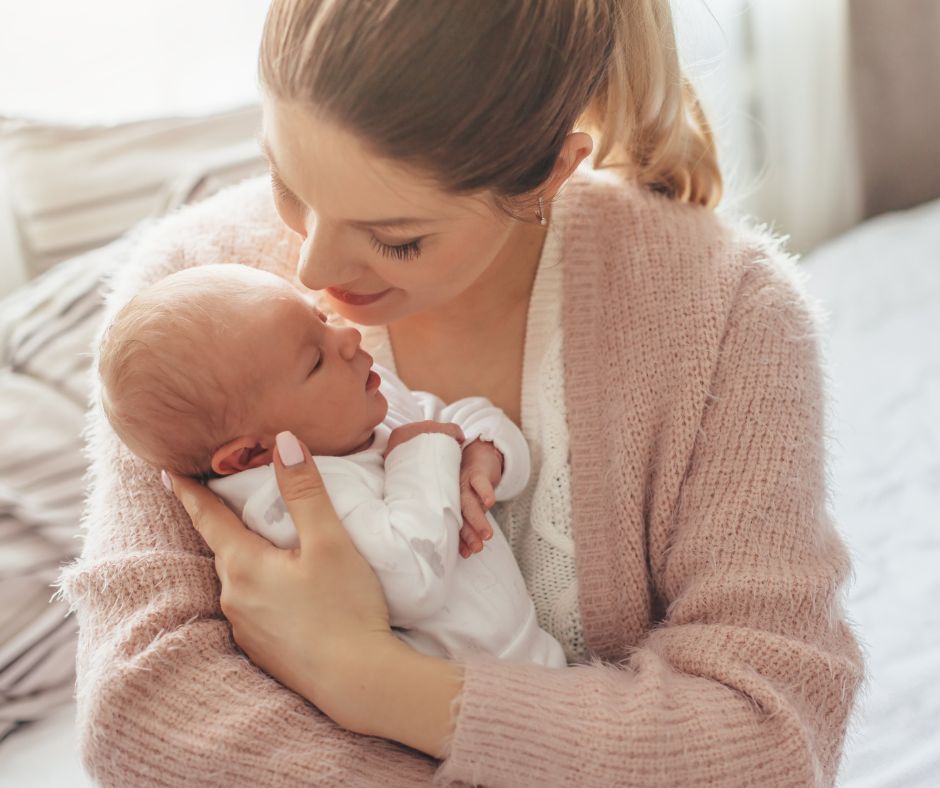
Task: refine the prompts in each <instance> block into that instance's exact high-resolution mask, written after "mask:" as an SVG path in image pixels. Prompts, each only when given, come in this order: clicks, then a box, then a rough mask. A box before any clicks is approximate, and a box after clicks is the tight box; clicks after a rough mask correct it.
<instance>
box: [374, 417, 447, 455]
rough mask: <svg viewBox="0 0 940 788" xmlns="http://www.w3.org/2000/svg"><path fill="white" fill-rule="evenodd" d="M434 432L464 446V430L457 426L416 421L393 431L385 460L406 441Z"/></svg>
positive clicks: (386, 449)
mask: <svg viewBox="0 0 940 788" xmlns="http://www.w3.org/2000/svg"><path fill="white" fill-rule="evenodd" d="M432 432H440V433H442V434H444V435H450V437H452V438H453V439H454V440H455V441H457V443H459V444H461V445H462V444H463V430H462V429H460V427H458V426H457V425H456V424H449V423H448V424H442V423H441V422H439V421H414V422H412V423H411V424H403V425H402V426H401V427H396V428H395V429H393V430H392V432H391V434H390V435H389V436H388V446H386V447H385V454H383V455H382V457H383V459H384V458H385V457H388V455H389V454H391V453H392V449H394V448H395V447H396V446H401V445H402V444H403V443H405V441H410V440H411V439H412V438H417V437H418V436H419V435H427V434H429V433H432Z"/></svg>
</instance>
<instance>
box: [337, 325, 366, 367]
mask: <svg viewBox="0 0 940 788" xmlns="http://www.w3.org/2000/svg"><path fill="white" fill-rule="evenodd" d="M338 330H339V332H340V339H339V352H340V354H341V355H342V356H343V358H345V359H346V360H347V361H352V360H353V359H354V358H355V357H356V351H358V350H359V344H360V343H361V342H362V334H360V333H359V329H356V328H353V327H352V326H347V327H346V328H340V329H338Z"/></svg>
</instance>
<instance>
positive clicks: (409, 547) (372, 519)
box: [242, 425, 461, 627]
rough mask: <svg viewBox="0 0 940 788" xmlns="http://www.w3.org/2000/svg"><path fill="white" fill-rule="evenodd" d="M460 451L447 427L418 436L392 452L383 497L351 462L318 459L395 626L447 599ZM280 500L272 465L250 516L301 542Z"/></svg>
mask: <svg viewBox="0 0 940 788" xmlns="http://www.w3.org/2000/svg"><path fill="white" fill-rule="evenodd" d="M440 426H441V427H444V426H447V425H440ZM454 431H456V430H454V428H453V427H451V432H454ZM460 456H461V452H460V445H459V443H458V442H457V440H455V437H454V436H453V435H451V434H448V433H447V432H446V431H445V432H436V433H434V434H420V435H417V436H416V437H412V438H411V439H410V440H408V441H407V442H405V443H402V444H400V445H398V446H397V447H396V448H395V450H394V451H392V452H389V454H388V456H387V458H386V460H385V481H384V492H383V496H382V497H377V496H376V495H375V494H374V492H373V490H372V489H370V488H369V486H368V484H367V483H366V481H365V479H364V478H362V476H360V475H359V474H360V469H357V468H349V467H348V465H347V463H348V461H347V460H343V459H341V458H332V457H318V458H317V459H316V462H317V465H318V467H319V468H320V472H321V475H322V476H323V482H324V485H325V486H326V490H327V492H328V494H329V496H330V500H331V501H332V503H333V508H334V509H336V513H337V515H339V517H340V519H341V520H342V521H343V525H344V527H345V528H346V531H347V532H348V533H349V536H350V538H351V539H352V541H353V544H355V545H356V549H357V550H359V552H360V553H361V554H362V556H363V558H365V559H366V561H367V562H368V563H369V565H370V566H371V567H372V569H373V571H374V572H375V574H376V576H377V577H378V578H379V582H380V583H381V584H382V589H383V590H384V592H385V599H386V602H387V604H388V609H389V616H390V623H391V625H392V626H398V627H409V626H413V625H414V624H415V623H416V622H418V621H420V620H423V619H425V618H427V617H428V616H430V615H431V614H432V613H434V612H435V611H437V610H438V609H439V608H440V607H441V605H443V604H444V603H445V601H446V599H447V589H448V586H449V583H450V579H451V576H452V573H453V569H454V566H455V565H456V563H457V545H458V541H459V532H460V525H461V517H460V491H459V485H458V482H457V479H458V474H459V469H460ZM280 500H281V499H280V492H279V490H278V487H277V479H276V477H275V475H274V473H273V469H272V472H271V476H270V479H267V478H266V479H265V483H264V485H263V487H262V488H259V489H258V490H257V491H256V492H254V493H253V494H252V499H251V501H250V502H249V504H248V505H246V506H245V510H244V512H243V513H242V517H243V519H244V520H245V523H246V524H247V525H248V527H249V528H251V529H252V530H253V531H256V532H257V533H260V534H261V535H262V536H265V537H266V538H269V539H270V538H271V537H270V536H269V533H273V532H275V531H276V532H277V533H279V534H283V533H284V532H285V531H288V532H290V533H291V534H292V535H293V536H294V538H293V540H292V543H291V544H288V543H285V542H284V541H283V540H281V541H280V542H276V543H278V544H279V546H282V547H289V546H294V545H296V531H295V530H294V525H293V522H292V521H291V519H290V514H288V512H287V508H286V507H285V506H283V505H279V502H280ZM273 520H276V522H273ZM271 541H275V540H273V539H272V540H271Z"/></svg>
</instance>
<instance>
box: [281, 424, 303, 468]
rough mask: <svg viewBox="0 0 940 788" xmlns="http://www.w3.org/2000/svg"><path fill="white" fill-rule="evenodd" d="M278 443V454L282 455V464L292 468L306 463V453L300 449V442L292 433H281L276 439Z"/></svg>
mask: <svg viewBox="0 0 940 788" xmlns="http://www.w3.org/2000/svg"><path fill="white" fill-rule="evenodd" d="M274 440H275V443H277V451H278V454H280V455H281V462H283V463H284V465H285V466H287V467H288V468H290V467H291V466H292V465H300V463H302V462H303V461H304V451H303V449H301V448H300V441H298V440H297V438H295V437H294V436H293V434H292V433H290V432H287V431H284V432H279V433H278V434H277V437H276V438H275V439H274Z"/></svg>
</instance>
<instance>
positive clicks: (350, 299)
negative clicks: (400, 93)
mask: <svg viewBox="0 0 940 788" xmlns="http://www.w3.org/2000/svg"><path fill="white" fill-rule="evenodd" d="M264 145H265V147H266V149H267V153H268V157H269V159H270V161H271V169H272V183H273V187H274V195H275V204H276V207H277V211H278V213H279V214H280V216H281V218H282V219H283V220H284V222H285V223H286V224H287V225H288V226H289V227H290V228H291V229H292V230H294V231H295V232H297V233H299V234H300V235H301V236H302V237H303V238H304V243H303V245H302V247H301V258H300V262H299V270H298V273H299V276H300V279H301V281H302V282H303V283H304V284H305V285H306V286H307V287H309V288H311V289H313V290H325V291H326V294H327V296H328V298H329V300H330V303H331V305H332V306H333V308H334V309H335V311H336V312H338V313H339V314H340V315H342V316H343V317H345V318H347V319H349V320H352V321H354V322H356V323H360V324H363V325H376V324H380V323H390V322H394V321H395V320H398V319H400V318H402V317H405V316H407V315H411V314H415V313H418V312H423V311H427V310H433V309H435V308H437V307H441V306H445V305H446V304H448V303H450V302H452V301H453V300H454V299H455V298H456V297H457V296H459V295H460V294H462V293H464V292H465V291H467V290H468V288H469V287H470V286H471V285H472V284H473V283H474V282H476V281H477V280H478V279H479V278H480V277H481V275H482V274H483V273H484V272H485V271H486V270H487V269H488V268H489V266H490V265H491V264H492V263H493V262H494V260H495V259H496V257H497V254H498V253H499V252H500V250H501V249H503V247H504V246H506V244H507V241H508V240H509V239H510V237H511V235H512V232H513V229H514V228H516V227H519V226H520V223H518V222H514V221H512V220H511V219H509V218H508V217H506V216H505V215H503V214H501V213H499V212H498V211H496V210H495V209H494V208H493V207H492V202H491V201H489V200H488V199H486V198H484V197H480V196H473V197H463V196H462V197H455V196H453V195H449V194H446V193H444V192H442V191H440V190H439V189H438V188H436V187H435V185H434V184H432V183H430V182H429V180H428V179H426V178H422V177H421V175H420V174H418V173H416V172H413V171H409V170H406V169H404V168H403V167H401V166H399V165H396V164H395V163H393V162H390V161H388V160H384V159H381V158H379V157H377V156H376V155H375V154H373V153H371V152H369V151H367V150H366V149H365V147H364V146H363V145H362V144H361V143H360V142H359V140H358V139H357V138H356V137H355V136H353V135H352V134H350V133H348V132H346V131H344V130H343V129H341V128H339V127H338V126H336V125H334V124H332V123H330V122H328V121H326V120H324V119H322V118H320V117H318V116H316V115H314V114H313V113H312V112H311V111H309V110H308V109H306V108H303V107H300V106H299V105H297V104H291V103H287V102H283V101H278V100H275V99H272V98H270V97H267V98H266V99H265V104H264Z"/></svg>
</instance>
